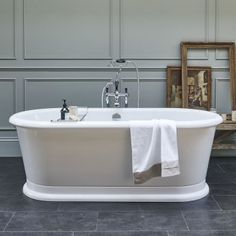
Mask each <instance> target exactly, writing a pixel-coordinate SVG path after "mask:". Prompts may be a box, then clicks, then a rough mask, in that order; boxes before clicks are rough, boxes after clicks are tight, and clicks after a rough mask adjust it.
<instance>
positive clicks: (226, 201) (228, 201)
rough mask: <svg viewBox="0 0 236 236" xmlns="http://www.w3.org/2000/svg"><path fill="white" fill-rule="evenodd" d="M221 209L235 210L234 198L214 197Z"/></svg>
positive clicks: (235, 201) (235, 199)
mask: <svg viewBox="0 0 236 236" xmlns="http://www.w3.org/2000/svg"><path fill="white" fill-rule="evenodd" d="M214 198H215V199H216V201H217V202H218V204H219V205H220V207H221V209H223V210H236V196H214Z"/></svg>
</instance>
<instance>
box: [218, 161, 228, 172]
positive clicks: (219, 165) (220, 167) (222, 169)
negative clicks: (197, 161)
mask: <svg viewBox="0 0 236 236" xmlns="http://www.w3.org/2000/svg"><path fill="white" fill-rule="evenodd" d="M216 166H217V167H218V168H219V169H220V170H221V171H223V173H226V172H227V171H225V170H224V168H223V167H222V166H221V164H219V163H218V164H216Z"/></svg>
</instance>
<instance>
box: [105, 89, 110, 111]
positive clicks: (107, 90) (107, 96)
mask: <svg viewBox="0 0 236 236" xmlns="http://www.w3.org/2000/svg"><path fill="white" fill-rule="evenodd" d="M108 93H109V89H108V88H106V94H105V96H106V105H107V107H110V103H109V95H108Z"/></svg>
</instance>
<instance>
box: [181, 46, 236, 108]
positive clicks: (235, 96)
mask: <svg viewBox="0 0 236 236" xmlns="http://www.w3.org/2000/svg"><path fill="white" fill-rule="evenodd" d="M189 49H227V50H228V52H229V73H230V84H231V97H232V110H236V82H235V80H236V77H235V76H236V68H235V66H236V64H235V60H236V59H235V43H234V42H182V43H181V59H182V63H181V66H182V71H181V75H182V99H183V102H182V104H183V107H184V108H187V107H188V95H187V67H188V50H189Z"/></svg>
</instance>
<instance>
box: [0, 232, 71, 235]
mask: <svg viewBox="0 0 236 236" xmlns="http://www.w3.org/2000/svg"><path fill="white" fill-rule="evenodd" d="M0 236H73V232H0Z"/></svg>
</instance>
